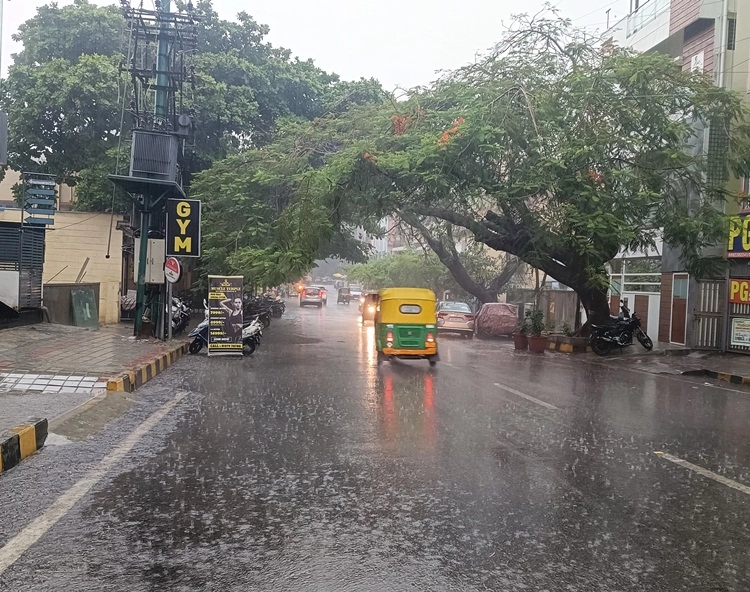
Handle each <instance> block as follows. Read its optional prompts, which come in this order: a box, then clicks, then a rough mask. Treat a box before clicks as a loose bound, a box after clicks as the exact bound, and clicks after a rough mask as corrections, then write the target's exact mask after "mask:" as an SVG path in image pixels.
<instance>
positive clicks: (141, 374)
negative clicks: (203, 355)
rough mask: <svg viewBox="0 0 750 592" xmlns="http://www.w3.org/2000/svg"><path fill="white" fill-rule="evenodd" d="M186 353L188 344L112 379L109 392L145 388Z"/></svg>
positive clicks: (183, 344) (182, 344) (108, 382)
mask: <svg viewBox="0 0 750 592" xmlns="http://www.w3.org/2000/svg"><path fill="white" fill-rule="evenodd" d="M186 351H187V343H181V344H180V345H178V346H176V347H174V348H172V349H171V350H170V351H168V352H166V353H164V354H162V355H160V356H158V357H156V358H154V359H153V360H151V361H149V362H146V363H145V364H142V365H140V366H138V367H137V368H135V369H133V370H130V371H128V372H125V373H123V374H121V375H120V376H116V377H115V378H110V379H109V380H108V381H107V390H108V391H122V392H126V393H132V392H133V391H134V390H135V389H137V388H138V387H140V386H143V385H144V384H145V383H146V382H148V381H149V380H151V379H152V378H153V377H154V376H156V375H157V374H159V373H160V372H164V370H166V369H167V368H169V366H171V365H172V364H174V363H175V362H176V361H177V360H179V359H180V358H181V357H182V354H184V353H185V352H186Z"/></svg>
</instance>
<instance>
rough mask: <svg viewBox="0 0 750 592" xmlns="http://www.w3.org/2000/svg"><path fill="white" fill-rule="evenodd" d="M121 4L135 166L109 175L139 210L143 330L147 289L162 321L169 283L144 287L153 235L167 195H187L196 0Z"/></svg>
mask: <svg viewBox="0 0 750 592" xmlns="http://www.w3.org/2000/svg"><path fill="white" fill-rule="evenodd" d="M121 7H122V11H123V13H124V15H125V18H126V19H127V21H128V23H129V32H130V43H129V52H128V56H127V63H126V64H123V65H122V66H121V69H122V70H125V71H127V72H128V73H129V74H130V77H131V83H132V101H131V104H130V113H131V115H132V117H133V135H132V143H131V150H130V174H129V175H110V176H109V178H110V179H111V180H112V181H113V182H114V183H115V184H116V185H118V186H119V187H121V188H122V189H123V190H125V191H126V192H127V193H128V195H130V196H131V198H132V199H133V201H134V203H135V205H136V207H137V209H138V211H139V213H140V226H139V233H140V234H139V244H138V249H137V251H138V252H137V253H135V257H136V258H137V261H138V266H137V269H138V273H137V278H136V309H135V334H136V335H139V334H140V333H141V330H142V324H143V315H144V311H145V308H146V294H147V291H148V292H149V294H150V300H151V307H150V309H151V315H152V320H153V321H154V322H155V323H158V324H157V326H159V327H162V328H163V326H164V322H163V318H162V315H163V312H164V308H165V306H162V304H164V290H163V288H162V287H161V286H159V287H156V286H152V287H151V289H147V282H146V279H147V274H146V267H147V259H148V253H149V244H150V243H152V242H153V241H152V240H151V239H154V240H160V239H163V238H164V234H163V232H164V228H165V222H164V207H165V203H166V200H167V199H168V198H184V197H185V193H184V191H183V188H182V181H183V180H182V176H183V167H182V166H181V165H182V162H183V157H184V150H185V142H186V140H187V138H188V137H189V135H190V132H191V128H192V118H191V117H190V114H189V113H187V112H186V110H185V108H184V106H183V90H184V86H185V85H186V84H193V82H194V72H193V68H192V66H191V65H190V62H191V58H192V56H193V55H194V52H195V48H196V38H197V34H196V19H195V17H194V15H193V9H192V4H188V6H187V8H186V10H185V11H183V12H170V0H161V1H159V0H156V4H155V8H156V9H155V10H145V9H143V8H137V9H134V8H131V7H130V4H129V2H128V1H127V0H122V1H121ZM134 223H135V221H133V222H131V224H134ZM154 303H156V304H157V305H155V304H154ZM167 322H168V319H167ZM159 334H160V336H163V333H162V332H161V331H160V333H159Z"/></svg>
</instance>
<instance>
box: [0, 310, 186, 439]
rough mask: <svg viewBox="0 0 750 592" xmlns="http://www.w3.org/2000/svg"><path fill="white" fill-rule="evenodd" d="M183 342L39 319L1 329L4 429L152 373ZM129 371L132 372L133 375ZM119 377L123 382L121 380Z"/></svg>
mask: <svg viewBox="0 0 750 592" xmlns="http://www.w3.org/2000/svg"><path fill="white" fill-rule="evenodd" d="M183 349H184V343H183V342H182V341H181V340H174V341H173V342H171V343H164V342H161V341H158V340H138V341H136V340H135V339H134V338H132V327H130V326H127V325H111V326H105V327H102V328H101V329H99V330H92V329H83V328H79V327H69V326H65V325H51V324H37V325H31V326H25V327H16V328H12V329H3V330H2V331H0V433H2V432H5V431H7V430H9V429H11V428H13V427H15V426H17V425H18V424H21V423H26V422H29V421H30V420H32V419H37V418H47V419H49V420H52V419H54V418H55V417H58V416H60V415H62V414H63V413H65V412H67V411H69V410H71V409H73V408H75V407H77V406H79V405H81V404H83V403H85V402H86V401H88V400H89V399H91V398H93V397H94V396H96V395H97V394H99V393H102V392H103V391H105V390H106V389H107V388H108V385H109V388H110V390H112V389H114V390H123V388H117V385H118V384H120V385H122V383H123V378H124V379H125V380H124V382H125V385H127V384H128V383H130V385H131V386H130V388H125V389H124V390H133V388H134V386H135V385H139V384H140V383H142V382H145V381H146V380H148V379H150V378H152V377H153V376H155V375H156V374H158V372H160V371H162V370H164V369H165V368H166V367H167V366H168V365H169V364H170V363H171V362H172V361H174V359H176V358H177V357H178V356H179V355H181V353H182V351H183ZM128 377H130V378H132V380H130V379H129V378H128ZM118 380H119V383H118Z"/></svg>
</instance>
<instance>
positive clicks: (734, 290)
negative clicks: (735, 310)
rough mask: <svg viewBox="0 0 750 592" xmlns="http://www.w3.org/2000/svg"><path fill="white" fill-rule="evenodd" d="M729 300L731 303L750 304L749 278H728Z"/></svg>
mask: <svg viewBox="0 0 750 592" xmlns="http://www.w3.org/2000/svg"><path fill="white" fill-rule="evenodd" d="M729 302H731V303H732V304H750V280H747V279H745V280H743V279H730V280H729Z"/></svg>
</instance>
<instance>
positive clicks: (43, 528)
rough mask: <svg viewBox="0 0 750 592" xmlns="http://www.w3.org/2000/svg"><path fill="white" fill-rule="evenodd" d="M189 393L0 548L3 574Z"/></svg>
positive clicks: (177, 397) (148, 421)
mask: <svg viewBox="0 0 750 592" xmlns="http://www.w3.org/2000/svg"><path fill="white" fill-rule="evenodd" d="M186 396H187V393H185V392H181V393H178V394H176V395H175V396H174V397H172V399H170V400H169V401H167V402H166V403H165V404H164V405H162V406H161V407H160V408H159V409H158V410H157V411H155V412H154V413H152V414H151V415H150V416H149V417H148V418H146V420H145V421H144V422H143V423H141V424H140V425H139V426H138V427H137V428H135V429H134V430H133V431H132V432H131V433H130V434H129V435H128V436H127V437H126V438H125V439H124V440H123V441H122V442H121V443H120V445H119V446H117V448H115V449H114V450H113V451H112V452H110V453H109V454H108V455H107V456H105V457H104V458H103V459H102V460H101V461H100V462H99V464H98V465H97V466H96V467H94V468H93V469H91V470H90V471H89V472H88V473H86V475H85V476H84V477H83V478H82V479H81V480H80V481H78V482H77V483H76V484H74V485H73V486H72V487H71V488H70V489H68V490H67V491H66V492H65V493H63V494H62V495H61V496H60V497H58V498H57V499H56V500H55V501H54V502H53V503H52V505H51V506H49V507H48V508H47V509H46V510H45V511H44V512H43V513H42V514H41V515H40V516H39V517H37V518H35V519H34V520H33V521H32V522H31V523H30V524H29V525H28V526H26V528H24V529H23V530H22V531H21V532H19V533H18V534H17V535H16V536H14V537H13V538H12V539H10V540H9V541H8V542H7V543H6V544H5V545H4V546H2V547H0V576H1V575H3V573H4V572H5V571H6V570H7V569H8V568H9V567H10V566H11V565H13V564H14V563H15V562H16V561H18V560H19V559H20V558H21V556H22V555H23V554H24V553H25V552H26V551H28V550H29V548H30V547H31V546H32V545H33V544H34V543H36V542H37V541H38V540H39V539H40V538H42V536H44V534H45V533H46V532H47V531H49V530H50V529H51V528H52V527H53V526H54V525H55V524H57V522H58V521H60V519H61V518H63V517H64V516H65V515H66V514H67V513H68V512H69V511H70V510H71V509H72V508H73V506H74V505H75V504H76V502H78V501H79V500H80V499H81V498H82V497H83V496H84V495H86V494H87V493H88V492H89V491H90V490H91V488H92V487H94V486H95V485H96V484H97V483H99V482H100V481H101V480H102V479H103V478H104V477H105V476H106V474H107V473H108V472H109V471H110V469H112V468H113V467H114V466H115V465H117V464H119V463H120V461H122V459H123V458H124V457H125V455H127V454H128V453H129V452H130V451H131V450H132V449H133V447H134V446H135V445H136V444H138V442H139V441H140V440H141V439H142V438H143V437H144V436H145V435H146V434H147V433H148V432H149V431H151V430H152V429H153V428H154V427H155V426H156V424H158V423H159V422H160V421H161V420H162V419H163V418H164V417H165V416H166V415H167V414H168V413H169V412H170V411H172V409H174V408H175V406H176V405H177V404H178V403H179V402H180V401H182V399H184V398H185V397H186Z"/></svg>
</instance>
